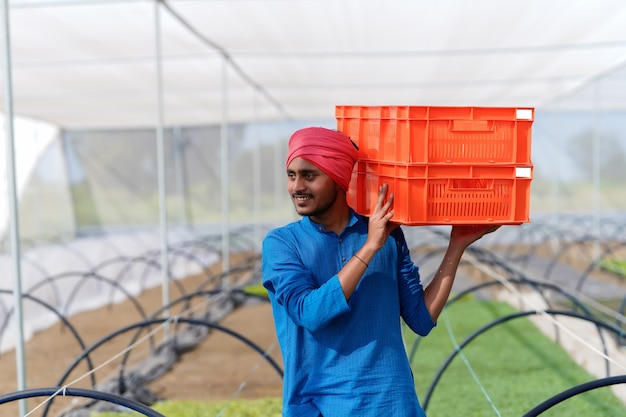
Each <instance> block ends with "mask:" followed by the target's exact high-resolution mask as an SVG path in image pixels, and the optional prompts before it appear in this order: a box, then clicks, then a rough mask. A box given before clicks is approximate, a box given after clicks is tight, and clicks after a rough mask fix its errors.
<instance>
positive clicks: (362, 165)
mask: <svg viewBox="0 0 626 417" xmlns="http://www.w3.org/2000/svg"><path fill="white" fill-rule="evenodd" d="M335 115H336V118H337V130H339V131H341V132H343V133H345V134H346V135H348V136H350V137H351V138H352V140H353V141H354V142H355V143H356V144H357V145H358V147H359V153H360V156H359V160H358V161H357V164H356V166H355V170H354V172H353V178H352V181H351V184H350V190H349V193H348V201H349V203H350V205H351V206H352V207H353V208H354V209H355V210H356V211H357V212H358V213H361V214H364V215H369V214H370V212H371V209H372V208H373V206H374V204H375V202H376V196H377V194H378V188H379V186H380V185H382V184H383V183H386V184H388V185H389V187H390V191H391V192H393V193H394V198H395V203H394V210H395V215H394V218H393V219H392V220H393V221H395V222H398V223H401V224H406V225H447V224H484V223H492V224H521V223H524V222H528V221H529V215H528V211H529V198H530V182H531V180H532V174H533V165H532V162H531V159H530V151H531V136H532V135H531V129H532V123H533V121H534V109H533V108H509V107H443V106H336V109H335Z"/></svg>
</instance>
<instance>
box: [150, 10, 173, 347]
mask: <svg viewBox="0 0 626 417" xmlns="http://www.w3.org/2000/svg"><path fill="white" fill-rule="evenodd" d="M159 6H160V2H159V1H155V2H154V30H155V56H156V78H157V79H156V82H157V96H158V97H157V103H158V105H157V106H158V108H157V128H156V149H157V170H158V182H159V184H158V186H159V225H160V235H161V279H162V285H161V288H162V290H161V291H162V303H163V306H167V305H169V303H170V287H169V263H168V247H167V233H168V231H167V198H166V196H167V189H166V186H165V137H164V134H163V124H164V122H163V68H162V63H163V60H162V51H161V14H160V9H159ZM163 314H164V316H165V317H169V315H170V314H169V309H164V310H163ZM166 337H167V332H166Z"/></svg>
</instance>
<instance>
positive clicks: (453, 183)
mask: <svg viewBox="0 0 626 417" xmlns="http://www.w3.org/2000/svg"><path fill="white" fill-rule="evenodd" d="M448 189H450V190H492V189H493V179H485V178H463V179H449V180H448Z"/></svg>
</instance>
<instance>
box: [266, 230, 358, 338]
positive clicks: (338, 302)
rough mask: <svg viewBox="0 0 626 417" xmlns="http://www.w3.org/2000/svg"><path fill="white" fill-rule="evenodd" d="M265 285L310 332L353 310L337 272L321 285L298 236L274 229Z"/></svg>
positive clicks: (269, 240) (269, 242)
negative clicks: (305, 260) (304, 257)
mask: <svg viewBox="0 0 626 417" xmlns="http://www.w3.org/2000/svg"><path fill="white" fill-rule="evenodd" d="M262 260H263V268H262V275H263V286H264V287H265V288H266V289H267V290H268V292H269V293H270V298H273V302H274V303H276V304H277V305H279V306H281V307H282V308H283V309H284V312H285V313H286V314H287V316H289V318H290V319H291V320H292V321H293V322H294V323H295V324H297V325H298V326H302V327H304V328H306V329H307V330H309V331H312V332H313V331H315V330H318V329H320V328H323V327H325V326H326V325H327V324H328V323H329V322H330V321H332V320H333V319H334V318H335V317H338V316H340V315H342V314H343V313H346V312H348V311H349V310H350V307H349V306H348V303H347V301H346V299H345V296H344V294H343V290H342V288H341V285H340V283H339V277H338V276H337V275H336V274H335V275H333V276H332V277H329V279H327V280H325V282H323V283H322V284H319V283H318V281H317V280H316V279H315V276H314V273H313V271H311V270H309V269H307V268H306V267H305V266H304V263H303V262H302V258H301V254H300V252H299V251H298V248H297V245H296V242H295V239H292V238H291V236H289V235H285V234H284V233H283V234H281V233H279V232H277V231H271V232H269V233H268V234H267V236H266V237H265V239H264V240H263V248H262Z"/></svg>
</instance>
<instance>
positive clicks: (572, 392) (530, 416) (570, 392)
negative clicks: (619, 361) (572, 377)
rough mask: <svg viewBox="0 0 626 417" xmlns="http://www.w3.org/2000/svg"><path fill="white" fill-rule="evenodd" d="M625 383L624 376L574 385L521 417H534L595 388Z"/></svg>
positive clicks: (625, 376)
mask: <svg viewBox="0 0 626 417" xmlns="http://www.w3.org/2000/svg"><path fill="white" fill-rule="evenodd" d="M624 383H626V375H618V376H610V377H607V378H600V379H596V380H594V381H589V382H585V383H584V384H580V385H576V386H574V387H572V388H569V389H566V390H565V391H563V392H561V393H559V394H557V395H555V396H553V397H551V398H549V399H547V400H546V401H544V402H542V403H541V404H539V405H538V406H536V407H535V408H533V409H532V410H530V411H529V412H527V413H526V414H524V415H523V417H535V416H538V415H539V414H541V413H543V412H544V411H546V410H548V409H550V408H552V407H554V406H555V405H557V404H559V403H561V402H563V401H565V400H567V399H569V398H572V397H574V396H576V395H578V394H582V393H584V392H587V391H591V390H594V389H596V388H602V387H607V386H609V385H616V384H624Z"/></svg>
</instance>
